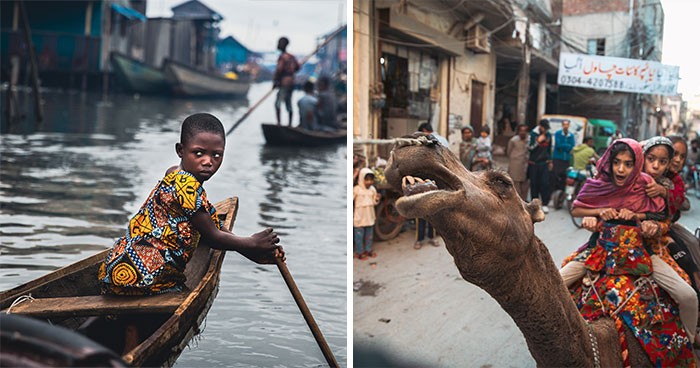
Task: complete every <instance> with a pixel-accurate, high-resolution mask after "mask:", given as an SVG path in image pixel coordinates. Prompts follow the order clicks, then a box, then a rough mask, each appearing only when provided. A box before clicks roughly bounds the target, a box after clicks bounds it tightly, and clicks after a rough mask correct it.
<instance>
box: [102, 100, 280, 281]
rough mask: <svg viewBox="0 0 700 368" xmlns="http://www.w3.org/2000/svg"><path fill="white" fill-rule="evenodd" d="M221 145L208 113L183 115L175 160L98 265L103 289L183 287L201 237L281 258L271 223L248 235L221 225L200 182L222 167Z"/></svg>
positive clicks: (262, 259) (263, 257)
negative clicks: (176, 161)
mask: <svg viewBox="0 0 700 368" xmlns="http://www.w3.org/2000/svg"><path fill="white" fill-rule="evenodd" d="M225 144H226V134H225V133H224V127H223V125H222V124H221V122H220V121H219V119H217V118H216V117H214V116H213V115H210V114H205V113H200V114H194V115H191V116H189V117H187V118H186V119H185V120H184V122H183V123H182V130H181V134H180V142H178V143H176V144H175V151H176V153H177V155H178V157H180V164H179V165H178V166H173V167H171V168H169V169H168V170H167V171H166V173H165V176H164V177H163V179H161V180H160V181H159V182H158V184H157V185H156V187H155V188H154V189H153V190H152V191H151V193H150V195H149V196H148V198H147V199H146V201H145V202H144V203H143V205H142V206H141V208H140V209H139V210H138V212H137V213H136V214H135V215H134V216H133V217H132V218H131V220H130V221H129V225H128V229H127V231H126V234H125V235H124V236H123V237H121V238H119V239H118V240H117V241H116V243H115V244H114V246H113V248H112V249H111V251H110V252H109V254H108V256H107V259H105V262H104V263H103V264H102V265H101V267H100V270H99V275H98V278H99V280H100V282H101V283H102V292H103V293H104V294H117V295H153V294H161V293H166V292H175V291H182V290H184V288H185V274H184V271H185V267H186V265H187V262H188V260H189V259H190V257H191V256H192V253H193V252H194V250H195V248H197V245H198V244H199V240H200V238H202V237H203V238H205V239H206V240H207V242H208V244H209V245H210V246H211V247H212V248H216V249H221V250H235V251H237V252H239V253H241V254H243V255H244V256H245V257H247V258H248V259H250V260H252V261H254V262H257V263H261V264H272V263H275V257H279V258H281V259H284V251H283V249H282V247H281V246H280V245H278V244H277V243H278V242H279V238H278V236H277V234H276V233H275V232H274V231H273V230H272V229H271V228H268V229H265V230H263V231H260V232H258V233H256V234H253V235H251V236H249V237H241V236H237V235H234V234H232V233H231V232H229V231H227V230H226V229H222V227H221V222H220V221H219V219H218V217H217V213H216V209H215V208H214V206H213V205H212V204H211V203H210V202H209V200H208V199H207V193H206V191H205V190H204V187H203V186H202V185H203V184H204V182H205V181H207V180H209V179H210V178H211V177H212V176H213V175H214V174H215V173H216V172H217V170H219V168H220V167H221V163H222V161H223V157H224V148H225Z"/></svg>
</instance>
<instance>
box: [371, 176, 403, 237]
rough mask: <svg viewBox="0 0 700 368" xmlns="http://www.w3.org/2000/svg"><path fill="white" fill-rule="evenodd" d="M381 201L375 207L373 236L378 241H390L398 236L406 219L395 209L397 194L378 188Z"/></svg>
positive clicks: (398, 195)
mask: <svg viewBox="0 0 700 368" xmlns="http://www.w3.org/2000/svg"><path fill="white" fill-rule="evenodd" d="M379 193H380V194H381V198H382V199H381V200H380V201H379V204H377V205H376V206H375V213H376V214H377V215H376V222H375V224H374V236H375V237H376V238H377V239H379V240H390V239H393V238H395V237H397V236H398V235H399V233H400V232H401V228H402V227H403V224H404V222H405V221H406V219H405V218H404V217H403V216H401V214H399V211H398V210H397V209H396V206H395V203H396V200H397V199H398V198H399V197H400V196H401V195H400V194H399V193H397V192H395V191H393V190H391V189H386V188H380V189H379Z"/></svg>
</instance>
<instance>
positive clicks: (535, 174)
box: [527, 119, 553, 213]
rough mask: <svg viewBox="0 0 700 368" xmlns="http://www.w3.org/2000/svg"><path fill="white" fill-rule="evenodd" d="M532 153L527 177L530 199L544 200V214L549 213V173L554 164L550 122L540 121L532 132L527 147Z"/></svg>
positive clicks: (550, 193)
mask: <svg viewBox="0 0 700 368" xmlns="http://www.w3.org/2000/svg"><path fill="white" fill-rule="evenodd" d="M527 149H528V151H530V158H529V160H528V167H527V177H528V179H530V197H532V199H535V198H540V199H541V200H542V212H544V213H549V207H547V205H548V204H549V200H550V198H551V195H552V192H551V191H550V187H549V172H550V171H551V170H552V168H553V164H552V135H551V134H550V133H549V121H548V120H547V119H542V120H540V123H539V124H538V125H537V127H535V129H533V130H532V131H531V132H530V143H529V144H528V146H527Z"/></svg>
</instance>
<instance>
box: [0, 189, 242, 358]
mask: <svg viewBox="0 0 700 368" xmlns="http://www.w3.org/2000/svg"><path fill="white" fill-rule="evenodd" d="M216 210H217V212H218V214H219V216H220V217H221V219H222V220H223V222H224V226H226V228H228V229H229V230H230V229H232V227H233V222H234V220H235V218H236V213H237V211H238V198H235V197H234V198H229V199H226V200H224V201H222V202H219V203H217V204H216ZM108 252H109V249H107V250H104V251H102V252H100V253H98V254H95V255H94V256H91V257H88V258H86V259H83V260H81V261H79V262H76V263H74V264H71V265H69V266H66V267H63V268H61V269H58V270H56V271H54V272H52V273H49V274H48V275H45V276H42V277H39V278H37V279H35V280H32V281H30V282H28V283H26V284H24V285H20V286H18V287H15V288H13V289H11V290H7V291H3V292H2V293H0V309H2V313H13V314H17V315H24V316H31V317H34V318H36V319H39V320H44V321H49V322H50V323H51V324H53V325H59V326H63V327H66V328H68V329H71V330H74V331H77V332H78V333H80V334H83V335H85V336H87V337H88V338H89V339H90V340H92V341H94V342H97V343H98V344H101V345H102V346H104V347H107V348H108V349H110V350H111V351H113V352H115V353H116V354H117V355H121V358H122V359H123V360H124V362H126V363H127V364H129V365H131V366H172V365H173V364H174V362H175V360H176V359H177V358H178V356H180V353H181V352H182V350H183V349H184V348H185V347H186V346H187V344H188V342H189V341H190V340H191V339H192V337H193V336H195V335H197V334H199V333H200V326H202V322H203V320H204V318H205V317H206V315H207V312H208V311H209V308H210V307H211V305H212V303H213V302H214V298H215V297H216V294H217V292H218V288H219V274H220V271H221V265H222V263H223V260H224V254H225V252H222V251H219V250H216V249H212V248H210V247H209V246H208V245H207V244H206V242H204V241H202V242H200V244H199V246H198V247H197V249H196V250H195V252H194V254H193V256H192V259H191V260H190V261H189V262H188V264H187V267H186V268H185V275H186V276H187V282H186V286H187V289H188V290H186V291H182V292H178V293H168V294H162V295H155V296H146V297H143V296H141V297H124V296H108V295H101V294H100V285H99V282H98V280H97V270H98V268H99V266H100V264H101V263H102V262H103V261H104V259H105V258H106V257H107V253H108ZM22 300H24V301H22ZM20 301H21V302H20ZM10 307H11V308H10ZM8 309H10V310H9V311H8ZM124 321H129V323H130V324H133V325H136V326H138V328H139V337H140V339H139V343H138V345H137V346H136V347H134V348H133V349H131V350H130V351H128V352H123V350H124V342H125V328H126V323H124ZM47 326H48V325H47ZM8 349H9V345H7V344H6V342H5V341H3V350H8ZM3 353H4V352H3ZM122 353H123V354H122Z"/></svg>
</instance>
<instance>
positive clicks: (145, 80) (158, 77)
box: [110, 51, 170, 94]
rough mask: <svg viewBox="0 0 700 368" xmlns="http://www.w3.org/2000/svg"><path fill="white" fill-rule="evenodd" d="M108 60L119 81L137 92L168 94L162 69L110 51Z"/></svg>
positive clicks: (167, 86) (167, 85)
mask: <svg viewBox="0 0 700 368" xmlns="http://www.w3.org/2000/svg"><path fill="white" fill-rule="evenodd" d="M110 60H111V62H112V67H113V68H114V72H115V75H116V76H117V79H118V80H119V82H121V83H122V84H124V85H125V86H126V87H127V88H128V89H129V90H130V91H132V92H138V93H145V94H149V93H153V94H169V93H170V85H169V84H168V81H166V80H165V74H164V73H163V70H162V69H159V68H155V67H153V66H150V65H147V64H145V63H142V62H140V61H138V60H136V59H134V58H130V57H128V56H126V55H124V54H122V53H118V52H114V51H113V52H112V53H111V57H110Z"/></svg>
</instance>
